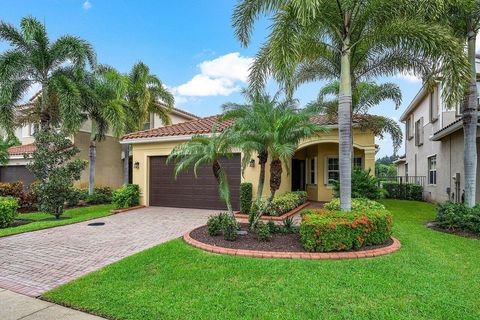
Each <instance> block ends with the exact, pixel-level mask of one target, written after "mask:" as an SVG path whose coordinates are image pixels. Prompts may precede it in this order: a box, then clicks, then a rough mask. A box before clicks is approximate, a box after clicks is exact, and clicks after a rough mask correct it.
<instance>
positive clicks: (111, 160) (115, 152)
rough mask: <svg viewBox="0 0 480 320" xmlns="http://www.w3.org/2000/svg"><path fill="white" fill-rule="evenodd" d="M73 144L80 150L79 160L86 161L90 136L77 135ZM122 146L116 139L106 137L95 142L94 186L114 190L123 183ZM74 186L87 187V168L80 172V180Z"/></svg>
mask: <svg viewBox="0 0 480 320" xmlns="http://www.w3.org/2000/svg"><path fill="white" fill-rule="evenodd" d="M73 142H74V144H75V146H77V147H78V148H79V149H80V153H79V154H78V156H77V157H78V158H79V159H83V160H87V161H88V153H89V150H88V148H89V145H90V134H89V133H86V132H79V133H77V134H76V135H75V136H74V138H73ZM121 154H122V146H121V145H120V143H119V142H118V140H117V139H115V138H113V137H109V136H107V137H106V138H105V140H103V141H100V142H97V159H96V164H95V185H96V186H108V187H110V188H112V189H116V188H119V187H121V186H122V183H123V162H122V159H121ZM75 186H77V187H82V188H86V187H88V166H87V168H86V169H85V170H84V171H83V172H82V175H81V178H80V180H79V181H77V182H76V183H75Z"/></svg>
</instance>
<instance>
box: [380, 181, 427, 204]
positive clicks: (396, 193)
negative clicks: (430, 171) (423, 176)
mask: <svg viewBox="0 0 480 320" xmlns="http://www.w3.org/2000/svg"><path fill="white" fill-rule="evenodd" d="M382 187H383V189H384V190H385V191H386V197H387V198H390V199H403V200H418V201H421V200H422V199H423V187H422V186H421V185H418V184H414V183H398V182H391V181H388V182H387V181H385V182H382Z"/></svg>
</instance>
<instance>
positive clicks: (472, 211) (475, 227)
mask: <svg viewBox="0 0 480 320" xmlns="http://www.w3.org/2000/svg"><path fill="white" fill-rule="evenodd" d="M435 221H436V222H437V224H438V225H439V226H441V227H443V228H445V229H449V230H462V231H468V232H472V233H475V234H477V235H480V205H476V206H475V207H473V208H469V207H467V206H466V205H465V204H463V203H454V202H445V203H443V204H440V205H438V206H437V217H436V219H435Z"/></svg>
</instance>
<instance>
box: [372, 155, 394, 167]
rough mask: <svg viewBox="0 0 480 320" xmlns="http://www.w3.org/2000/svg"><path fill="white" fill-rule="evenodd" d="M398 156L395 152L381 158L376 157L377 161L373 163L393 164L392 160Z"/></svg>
mask: <svg viewBox="0 0 480 320" xmlns="http://www.w3.org/2000/svg"><path fill="white" fill-rule="evenodd" d="M399 158H400V157H399V156H398V155H396V154H394V155H391V156H383V157H382V158H380V159H377V161H375V164H384V165H390V164H393V162H394V161H396V160H398V159H399Z"/></svg>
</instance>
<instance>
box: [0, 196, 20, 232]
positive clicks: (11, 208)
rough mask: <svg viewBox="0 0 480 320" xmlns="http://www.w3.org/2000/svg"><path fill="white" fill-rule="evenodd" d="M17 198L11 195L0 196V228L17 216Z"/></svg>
mask: <svg viewBox="0 0 480 320" xmlns="http://www.w3.org/2000/svg"><path fill="white" fill-rule="evenodd" d="M18 207H19V205H18V200H17V199H16V198H13V197H0V228H6V227H8V226H9V225H10V224H11V223H12V222H13V221H14V220H15V217H16V216H17V210H18Z"/></svg>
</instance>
